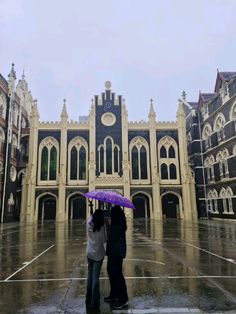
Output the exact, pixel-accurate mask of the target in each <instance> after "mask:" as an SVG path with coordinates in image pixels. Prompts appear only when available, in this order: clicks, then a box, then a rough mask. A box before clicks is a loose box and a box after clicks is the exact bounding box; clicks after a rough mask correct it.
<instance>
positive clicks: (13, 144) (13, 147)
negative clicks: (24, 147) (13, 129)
mask: <svg viewBox="0 0 236 314" xmlns="http://www.w3.org/2000/svg"><path fill="white" fill-rule="evenodd" d="M16 148H17V138H16V135H15V134H13V135H12V141H11V158H16Z"/></svg>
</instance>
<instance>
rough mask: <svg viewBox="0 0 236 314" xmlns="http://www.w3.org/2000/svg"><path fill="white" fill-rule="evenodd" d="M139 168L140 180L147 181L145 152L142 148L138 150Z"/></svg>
mask: <svg viewBox="0 0 236 314" xmlns="http://www.w3.org/2000/svg"><path fill="white" fill-rule="evenodd" d="M140 168H141V179H147V178H148V175H147V152H146V148H145V147H144V146H142V147H141V149H140Z"/></svg>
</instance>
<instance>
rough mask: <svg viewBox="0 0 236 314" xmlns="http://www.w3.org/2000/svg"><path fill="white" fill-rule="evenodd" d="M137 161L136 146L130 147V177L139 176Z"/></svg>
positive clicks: (135, 177) (136, 177)
mask: <svg viewBox="0 0 236 314" xmlns="http://www.w3.org/2000/svg"><path fill="white" fill-rule="evenodd" d="M138 164H139V162H138V149H137V147H136V146H134V147H133V148H132V179H138V178H139V165H138Z"/></svg>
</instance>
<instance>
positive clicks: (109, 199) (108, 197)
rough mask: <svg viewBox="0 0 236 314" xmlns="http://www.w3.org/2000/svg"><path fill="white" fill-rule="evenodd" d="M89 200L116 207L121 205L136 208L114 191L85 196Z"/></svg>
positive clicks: (93, 192) (94, 192)
mask: <svg viewBox="0 0 236 314" xmlns="http://www.w3.org/2000/svg"><path fill="white" fill-rule="evenodd" d="M84 196H85V197H87V198H92V199H94V200H98V201H103V202H106V203H111V204H114V205H120V206H124V207H128V208H135V207H134V204H133V203H132V202H131V201H130V200H129V199H128V198H126V197H124V196H123V195H120V194H119V193H117V192H114V191H109V190H107V191H91V192H88V193H85V194H84Z"/></svg>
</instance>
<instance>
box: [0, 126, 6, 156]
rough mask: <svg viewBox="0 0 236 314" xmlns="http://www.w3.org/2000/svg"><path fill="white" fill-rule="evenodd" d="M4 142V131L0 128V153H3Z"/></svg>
mask: <svg viewBox="0 0 236 314" xmlns="http://www.w3.org/2000/svg"><path fill="white" fill-rule="evenodd" d="M4 143H5V133H4V131H3V129H2V128H0V153H3V150H4Z"/></svg>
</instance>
